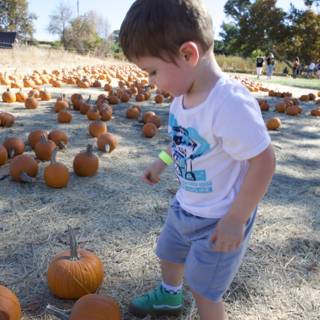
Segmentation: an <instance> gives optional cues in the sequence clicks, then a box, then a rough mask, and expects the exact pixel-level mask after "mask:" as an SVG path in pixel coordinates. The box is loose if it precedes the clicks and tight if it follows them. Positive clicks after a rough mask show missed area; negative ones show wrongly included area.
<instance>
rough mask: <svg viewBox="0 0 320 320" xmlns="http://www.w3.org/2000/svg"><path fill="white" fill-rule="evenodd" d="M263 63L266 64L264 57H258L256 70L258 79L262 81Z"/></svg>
mask: <svg viewBox="0 0 320 320" xmlns="http://www.w3.org/2000/svg"><path fill="white" fill-rule="evenodd" d="M263 62H264V59H263V57H261V56H258V57H257V59H256V70H257V78H258V79H260V76H261V74H262V68H263Z"/></svg>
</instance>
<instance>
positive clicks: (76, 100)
mask: <svg viewBox="0 0 320 320" xmlns="http://www.w3.org/2000/svg"><path fill="white" fill-rule="evenodd" d="M82 101H83V97H82V95H81V94H80V93H74V94H73V95H72V96H71V103H72V105H73V108H74V110H80V104H81V102H82Z"/></svg>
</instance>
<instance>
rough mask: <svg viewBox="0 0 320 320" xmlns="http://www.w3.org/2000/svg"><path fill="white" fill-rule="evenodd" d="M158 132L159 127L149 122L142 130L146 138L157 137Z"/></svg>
mask: <svg viewBox="0 0 320 320" xmlns="http://www.w3.org/2000/svg"><path fill="white" fill-rule="evenodd" d="M157 131H158V128H157V126H156V125H155V124H154V123H152V122H147V123H146V124H145V125H144V126H143V128H142V133H143V135H144V136H145V137H146V138H152V137H153V136H155V135H156V133H157Z"/></svg>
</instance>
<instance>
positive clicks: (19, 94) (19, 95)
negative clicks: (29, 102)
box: [16, 90, 28, 102]
mask: <svg viewBox="0 0 320 320" xmlns="http://www.w3.org/2000/svg"><path fill="white" fill-rule="evenodd" d="M27 98H28V95H27V94H26V93H25V92H22V90H20V91H18V92H17V93H16V100H17V101H18V102H25V101H26V99H27Z"/></svg>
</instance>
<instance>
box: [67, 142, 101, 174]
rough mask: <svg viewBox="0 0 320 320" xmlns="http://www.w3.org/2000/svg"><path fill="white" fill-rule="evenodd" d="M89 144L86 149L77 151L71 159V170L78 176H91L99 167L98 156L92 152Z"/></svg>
mask: <svg viewBox="0 0 320 320" xmlns="http://www.w3.org/2000/svg"><path fill="white" fill-rule="evenodd" d="M92 149H93V147H92V145H91V144H88V145H87V149H86V150H85V151H82V152H80V153H78V154H77V155H76V156H75V158H74V159H73V170H74V172H75V173H76V175H78V176H80V177H91V176H93V175H95V174H96V173H97V171H98V169H99V158H98V157H97V156H96V155H95V154H94V153H93V151H92Z"/></svg>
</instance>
